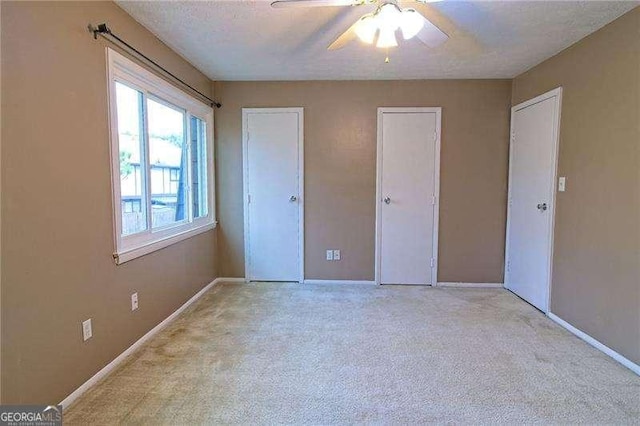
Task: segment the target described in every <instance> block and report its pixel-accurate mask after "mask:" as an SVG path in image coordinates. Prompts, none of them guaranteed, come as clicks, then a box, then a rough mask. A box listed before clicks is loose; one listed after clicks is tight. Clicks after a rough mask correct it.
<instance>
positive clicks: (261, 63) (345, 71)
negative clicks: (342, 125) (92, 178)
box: [113, 0, 639, 80]
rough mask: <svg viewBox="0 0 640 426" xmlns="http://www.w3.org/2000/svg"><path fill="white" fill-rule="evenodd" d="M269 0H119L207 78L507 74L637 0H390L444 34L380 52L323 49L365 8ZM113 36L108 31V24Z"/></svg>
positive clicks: (357, 46) (533, 62) (360, 46)
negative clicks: (433, 41)
mask: <svg viewBox="0 0 640 426" xmlns="http://www.w3.org/2000/svg"><path fill="white" fill-rule="evenodd" d="M269 3H270V2H269V1H242V0H236V1H191V2H183V1H165V2H148V1H119V2H118V4H119V5H120V7H122V8H123V9H124V10H126V11H127V12H128V13H129V14H130V15H132V16H133V17H134V18H135V19H136V20H137V21H138V22H140V23H141V24H142V25H144V26H145V27H147V28H148V29H149V30H151V31H152V32H153V33H154V34H156V35H157V36H158V37H159V38H160V39H161V40H162V41H164V42H165V43H166V44H167V45H169V46H170V47H172V48H173V49H174V50H176V51H177V52H178V53H180V54H181V55H182V56H184V57H185V58H186V59H187V60H189V61H190V62H191V63H192V64H194V65H195V66H196V67H197V68H199V69H200V70H201V71H202V72H204V73H205V74H207V75H208V76H209V78H211V79H212V80H348V79H432V78H433V79H436V78H511V77H514V76H516V75H518V74H520V73H521V72H523V71H526V70H527V69H529V68H530V67H532V66H533V65H536V64H538V63H540V62H542V61H543V60H544V59H546V58H549V57H550V56H553V55H554V54H556V53H558V52H559V51H561V50H563V49H564V48H566V47H568V46H570V45H571V44H573V43H575V42H576V41H578V40H580V39H581V38H583V37H585V36H586V35H588V34H590V33H592V32H594V31H596V30H597V29H599V28H601V27H602V26H604V25H606V24H607V23H609V22H611V21H612V20H614V19H615V18H617V17H619V16H620V15H622V14H624V13H625V12H627V11H629V10H631V9H633V8H634V7H636V6H638V4H639V2H636V1H633V2H631V1H624V2H616V1H580V2H576V1H553V2H552V1H501V2H490V1H480V2H461V1H451V0H449V1H447V0H445V1H442V2H439V3H432V4H429V5H422V4H418V3H415V2H412V1H405V2H402V1H401V2H400V3H401V5H402V6H405V7H406V6H411V7H415V8H416V9H418V10H419V11H420V12H422V13H423V14H424V15H425V16H426V17H427V18H428V19H429V20H431V21H432V22H433V23H434V24H436V25H437V26H438V27H439V28H440V29H442V30H443V31H444V32H445V33H447V34H448V35H449V37H450V38H449V40H448V41H447V42H446V43H445V44H443V45H441V46H439V47H437V48H435V49H431V48H429V47H427V46H424V45H422V44H420V43H419V42H418V41H415V40H409V41H407V42H404V43H402V44H401V45H400V46H399V47H397V48H395V49H391V50H390V58H391V62H390V63H388V64H385V63H384V58H385V52H384V51H383V50H381V49H377V48H375V47H372V46H369V45H364V44H361V43H360V42H359V41H358V40H355V41H353V42H352V43H351V44H349V45H348V46H346V47H345V48H343V49H341V50H338V51H327V50H326V47H327V46H328V45H329V44H330V43H331V42H332V41H333V40H334V39H335V38H336V37H337V36H338V35H339V34H341V33H342V32H343V31H345V30H346V29H347V28H348V27H349V26H350V25H351V24H352V23H353V22H355V21H356V20H357V19H358V18H359V17H360V16H361V15H363V14H364V13H366V12H368V11H370V10H372V8H373V7H372V6H358V7H321V8H305V9H273V8H271V7H270V5H269ZM113 30H114V32H115V33H116V34H117V31H118V29H117V28H113Z"/></svg>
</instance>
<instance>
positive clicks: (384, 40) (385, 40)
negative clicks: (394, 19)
mask: <svg viewBox="0 0 640 426" xmlns="http://www.w3.org/2000/svg"><path fill="white" fill-rule="evenodd" d="M397 45H398V41H397V40H396V30H395V29H391V28H388V27H387V28H380V36H379V37H378V43H377V44H376V47H380V48H388V47H396V46H397Z"/></svg>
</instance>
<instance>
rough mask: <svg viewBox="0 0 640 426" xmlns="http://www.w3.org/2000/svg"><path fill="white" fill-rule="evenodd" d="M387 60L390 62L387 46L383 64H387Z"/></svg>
mask: <svg viewBox="0 0 640 426" xmlns="http://www.w3.org/2000/svg"><path fill="white" fill-rule="evenodd" d="M389 62H390V61H389V48H387V57H386V58H384V63H385V64H388V63H389Z"/></svg>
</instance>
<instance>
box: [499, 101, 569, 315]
mask: <svg viewBox="0 0 640 426" xmlns="http://www.w3.org/2000/svg"><path fill="white" fill-rule="evenodd" d="M559 112H560V92H559V91H553V92H552V93H550V94H546V95H543V96H542V97H539V98H536V99H533V100H531V101H528V102H525V103H523V104H520V105H518V106H516V107H514V108H513V111H512V117H511V121H512V126H511V149H510V166H509V169H510V171H509V206H508V210H509V212H508V222H507V223H508V226H507V243H506V247H507V250H506V251H507V253H506V262H505V264H506V265H505V268H506V270H505V286H506V287H507V288H508V289H509V290H511V291H513V292H514V293H516V294H517V295H518V296H520V297H522V298H523V299H524V300H526V301H528V302H529V303H531V304H532V305H534V306H535V307H537V308H538V309H540V310H542V311H544V312H547V311H548V308H549V306H548V303H549V302H548V300H549V287H550V277H551V255H552V245H553V212H554V204H555V197H554V195H555V175H556V153H557V137H558V126H559Z"/></svg>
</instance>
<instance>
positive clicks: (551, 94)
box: [504, 87, 562, 313]
mask: <svg viewBox="0 0 640 426" xmlns="http://www.w3.org/2000/svg"><path fill="white" fill-rule="evenodd" d="M551 98H556V116H555V118H554V123H553V148H552V150H551V155H552V156H553V157H552V167H551V187H550V188H549V191H550V193H551V198H550V199H551V202H550V203H549V204H550V205H549V214H550V215H551V220H550V221H549V229H548V231H547V232H548V234H547V235H548V236H549V247H548V252H549V261H548V268H547V270H548V271H549V275H548V277H547V285H546V289H545V291H546V292H547V294H546V300H547V309H546V310H545V311H544V312H545V313H549V312H550V310H551V277H552V276H553V241H554V228H555V222H556V185H557V181H558V149H559V147H560V117H561V115H562V114H561V111H562V87H558V88H555V89H553V90H550V91H548V92H546V93H543V94H542V95H540V96H536V97H535V98H533V99H529V100H528V101H525V102H522V103H520V104H518V105H516V106H514V107H513V108H511V127H510V130H509V190H508V194H507V230H506V241H505V250H504V286H505V288H507V289H509V282H508V280H507V277H508V273H507V271H508V263H507V262H508V261H509V231H510V223H511V213H512V212H511V181H512V168H511V165H512V163H513V143H514V128H513V126H514V120H513V117H514V115H515V113H516V112H517V111H519V110H522V109H524V108H526V107H529V106H531V105H535V104H537V103H540V102H542V101H546V100H547V99H551Z"/></svg>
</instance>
